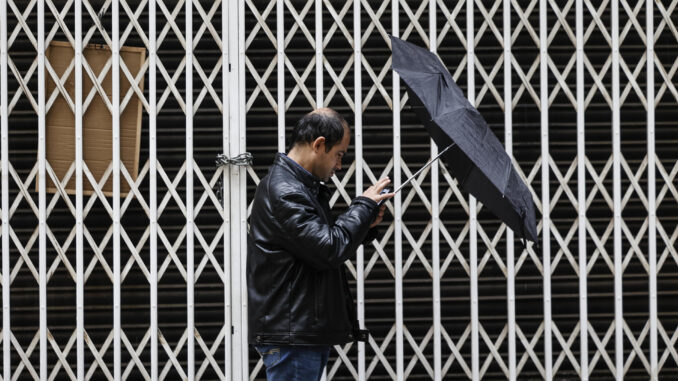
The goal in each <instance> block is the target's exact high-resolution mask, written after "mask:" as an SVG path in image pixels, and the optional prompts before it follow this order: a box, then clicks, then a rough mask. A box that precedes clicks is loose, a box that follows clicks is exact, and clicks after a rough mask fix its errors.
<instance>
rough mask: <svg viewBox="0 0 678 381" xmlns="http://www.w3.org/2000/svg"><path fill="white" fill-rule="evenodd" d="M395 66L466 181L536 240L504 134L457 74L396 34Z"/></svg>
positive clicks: (526, 195)
mask: <svg viewBox="0 0 678 381" xmlns="http://www.w3.org/2000/svg"><path fill="white" fill-rule="evenodd" d="M391 47H392V50H393V70H395V71H396V72H397V73H398V75H400V78H402V80H403V81H404V82H405V84H406V85H407V93H408V94H409V96H410V98H411V105H412V108H413V109H414V111H415V113H416V114H417V116H418V117H419V120H420V121H421V122H422V124H423V125H424V127H425V128H426V130H427V131H428V133H429V134H430V135H431V137H432V138H433V140H434V141H435V142H436V144H437V145H438V147H440V148H441V149H442V148H445V147H448V146H449V145H450V144H452V143H455V145H454V146H453V147H452V148H451V149H449V150H448V151H447V152H445V154H443V155H442V159H443V161H444V162H445V164H446V165H447V166H448V168H449V169H450V172H451V173H452V175H453V176H454V177H455V178H456V179H457V181H458V182H459V183H460V184H461V186H462V187H463V188H464V189H465V190H466V191H468V192H469V193H471V194H472V195H473V196H474V197H476V198H477V199H478V200H479V201H481V202H482V203H483V204H484V205H485V207H487V208H488V209H489V210H490V211H492V213H494V214H495V215H496V216H497V217H498V218H499V219H501V220H502V221H503V222H504V223H506V225H507V226H508V227H509V228H511V229H512V230H513V231H514V232H515V233H516V234H517V235H518V236H519V237H522V238H526V239H529V240H531V241H533V242H536V241H537V227H536V222H535V216H534V203H533V201H532V195H531V193H530V190H529V189H528V187H527V185H525V183H524V182H523V181H522V180H521V179H520V177H519V176H518V173H517V172H516V170H515V168H513V164H512V163H511V159H510V158H509V156H508V155H507V154H506V151H505V150H504V147H503V146H502V144H501V143H500V142H499V139H497V137H496V136H495V135H494V133H492V131H491V130H490V128H489V127H488V126H487V123H486V122H485V120H484V119H483V117H482V116H481V115H480V113H479V112H478V110H476V109H475V107H473V106H472V105H471V103H469V101H468V100H467V99H466V97H465V96H464V93H463V92H462V91H461V89H460V88H459V86H457V84H456V83H455V82H454V79H453V78H452V75H451V74H450V72H449V71H448V70H447V68H445V66H444V65H443V64H442V62H440V60H439V59H438V57H437V56H436V55H435V54H433V53H431V52H429V51H428V50H426V49H424V48H421V47H419V46H416V45H414V44H411V43H409V42H405V41H403V40H401V39H399V38H397V37H393V36H391Z"/></svg>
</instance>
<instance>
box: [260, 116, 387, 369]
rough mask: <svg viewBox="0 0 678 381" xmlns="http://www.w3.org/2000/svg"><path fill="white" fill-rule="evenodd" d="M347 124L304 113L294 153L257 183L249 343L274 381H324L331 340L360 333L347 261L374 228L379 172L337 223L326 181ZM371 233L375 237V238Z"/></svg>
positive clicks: (379, 213) (379, 211) (336, 166)
mask: <svg viewBox="0 0 678 381" xmlns="http://www.w3.org/2000/svg"><path fill="white" fill-rule="evenodd" d="M350 135H351V132H350V129H349V126H348V123H347V122H346V121H345V120H344V118H342V117H341V116H340V115H339V114H338V113H337V112H336V111H334V110H331V109H328V108H323V109H318V110H314V111H312V112H311V113H309V114H307V115H305V116H304V117H302V118H301V119H300V120H299V121H298V122H297V124H296V125H295V127H294V130H293V132H292V143H291V148H290V150H289V153H288V154H287V155H285V154H283V153H278V154H277V156H276V158H275V161H274V162H273V165H272V166H271V167H270V169H269V172H268V174H267V175H266V176H265V177H264V178H263V179H262V180H261V182H260V183H259V185H258V186H257V190H256V193H255V195H254V202H253V205H252V213H251V216H250V233H249V237H248V242H247V290H248V302H249V306H248V312H249V340H250V343H253V344H254V347H255V349H256V350H257V352H259V354H260V355H261V356H262V358H263V361H264V365H265V366H266V375H267V378H268V380H269V381H270V380H319V379H320V376H321V375H322V370H323V368H324V367H325V365H326V364H327V359H328V356H329V351H330V348H331V346H333V345H336V344H345V343H347V342H351V341H354V340H357V339H359V338H360V336H361V333H362V332H361V331H360V330H359V326H358V323H357V320H356V314H355V305H354V301H353V297H352V296H351V293H350V290H349V285H348V281H347V278H346V273H345V270H344V262H345V261H347V260H349V259H351V258H353V257H354V256H355V252H356V250H357V249H358V247H359V246H360V245H361V244H362V243H363V242H367V241H368V240H370V239H373V238H374V237H372V235H373V234H374V233H376V232H375V231H373V230H370V228H373V227H375V226H376V225H377V224H379V223H380V222H381V220H382V218H383V214H384V206H383V205H382V206H381V207H379V206H378V202H379V201H381V200H384V199H387V198H390V197H393V194H392V193H388V194H380V193H381V191H382V190H383V189H384V188H385V187H386V185H387V184H388V183H389V182H390V180H389V179H388V178H385V179H381V180H379V182H377V183H376V184H375V185H373V186H371V187H369V188H368V189H367V190H366V191H365V192H364V193H363V195H362V196H359V197H357V198H356V199H355V200H353V202H352V203H351V205H350V206H349V207H348V210H346V212H344V213H343V214H341V215H340V216H339V217H338V218H337V219H336V220H334V218H333V217H332V214H331V212H330V206H329V199H330V193H329V190H328V188H327V187H326V186H325V185H324V184H323V183H326V182H328V181H329V180H330V178H331V177H332V176H333V175H334V173H335V171H338V170H341V159H342V157H343V156H344V155H345V154H346V152H347V150H348V146H349V143H350V140H351V136H350ZM368 236H370V237H368Z"/></svg>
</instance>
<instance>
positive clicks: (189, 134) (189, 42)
mask: <svg viewBox="0 0 678 381" xmlns="http://www.w3.org/2000/svg"><path fill="white" fill-rule="evenodd" d="M185 17H186V32H185V35H186V47H185V48H186V309H187V311H186V326H187V331H188V341H187V343H186V345H187V348H188V351H187V355H188V359H187V362H188V371H187V375H188V381H193V379H194V377H195V316H194V311H195V309H194V307H195V306H194V296H195V295H194V286H195V280H194V277H195V270H194V263H193V254H194V253H193V250H194V245H193V237H194V225H193V3H192V1H190V0H189V1H186V7H185Z"/></svg>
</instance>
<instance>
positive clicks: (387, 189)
mask: <svg viewBox="0 0 678 381" xmlns="http://www.w3.org/2000/svg"><path fill="white" fill-rule="evenodd" d="M386 193H391V188H389V187H386V188H384V189H382V190H381V192H380V193H379V194H386ZM384 202H386V199H384V200H381V201H379V202H378V203H377V205H379V206H381V205H382V204H383V203H384Z"/></svg>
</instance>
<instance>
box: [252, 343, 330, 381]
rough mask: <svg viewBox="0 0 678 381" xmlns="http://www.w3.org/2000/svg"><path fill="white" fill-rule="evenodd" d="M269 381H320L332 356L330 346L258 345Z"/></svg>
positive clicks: (256, 347)
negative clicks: (328, 359)
mask: <svg viewBox="0 0 678 381" xmlns="http://www.w3.org/2000/svg"><path fill="white" fill-rule="evenodd" d="M254 349H256V350H257V352H259V355H260V356H261V358H262V359H263V360H264V365H265V366H266V379H267V380H268V381H278V380H286V381H287V380H289V381H307V380H320V377H322V374H323V369H324V368H325V365H327V358H328V357H329V355H330V347H329V346H324V345H323V346H305V345H257V346H255V347H254Z"/></svg>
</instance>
